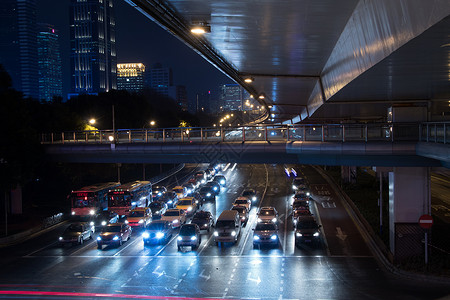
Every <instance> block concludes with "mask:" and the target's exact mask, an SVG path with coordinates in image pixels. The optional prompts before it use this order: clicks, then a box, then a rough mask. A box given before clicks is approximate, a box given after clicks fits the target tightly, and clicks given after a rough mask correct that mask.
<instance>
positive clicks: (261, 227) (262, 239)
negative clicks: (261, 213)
mask: <svg viewBox="0 0 450 300" xmlns="http://www.w3.org/2000/svg"><path fill="white" fill-rule="evenodd" d="M278 242H279V239H278V226H277V225H276V224H275V223H273V222H271V221H269V222H258V223H256V227H255V228H254V229H253V247H254V248H255V247H258V246H259V247H260V246H261V245H275V246H278Z"/></svg>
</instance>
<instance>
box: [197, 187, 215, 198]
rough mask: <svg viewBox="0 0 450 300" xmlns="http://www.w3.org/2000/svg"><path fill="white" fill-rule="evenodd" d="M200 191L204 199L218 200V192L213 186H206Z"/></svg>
mask: <svg viewBox="0 0 450 300" xmlns="http://www.w3.org/2000/svg"><path fill="white" fill-rule="evenodd" d="M198 192H199V193H200V195H201V196H202V199H203V200H204V201H212V200H216V194H215V193H214V191H213V189H212V186H204V187H202V188H201V189H200V190H199V191H198Z"/></svg>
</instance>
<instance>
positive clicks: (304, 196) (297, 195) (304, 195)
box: [293, 190, 311, 201]
mask: <svg viewBox="0 0 450 300" xmlns="http://www.w3.org/2000/svg"><path fill="white" fill-rule="evenodd" d="M293 198H294V201H295V200H296V199H300V200H311V196H310V195H308V194H307V193H305V192H304V191H301V190H297V191H296V192H295V194H294V196H293Z"/></svg>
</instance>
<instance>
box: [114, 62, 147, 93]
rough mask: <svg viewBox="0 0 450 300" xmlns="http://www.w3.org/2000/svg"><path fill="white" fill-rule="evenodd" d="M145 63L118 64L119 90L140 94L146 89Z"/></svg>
mask: <svg viewBox="0 0 450 300" xmlns="http://www.w3.org/2000/svg"><path fill="white" fill-rule="evenodd" d="M144 74H145V65H144V64H143V63H129V64H117V89H118V90H126V91H129V92H139V91H142V89H143V88H144Z"/></svg>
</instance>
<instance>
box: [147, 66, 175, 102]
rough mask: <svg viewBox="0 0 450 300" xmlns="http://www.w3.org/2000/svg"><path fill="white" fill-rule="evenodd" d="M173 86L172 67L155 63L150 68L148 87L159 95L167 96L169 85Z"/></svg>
mask: <svg viewBox="0 0 450 300" xmlns="http://www.w3.org/2000/svg"><path fill="white" fill-rule="evenodd" d="M170 86H173V80H172V69H170V68H163V67H162V65H161V64H159V63H158V64H155V65H154V66H153V68H151V70H150V87H151V88H152V89H154V90H155V91H156V92H158V93H159V94H161V95H164V96H167V97H169V87H170Z"/></svg>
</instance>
